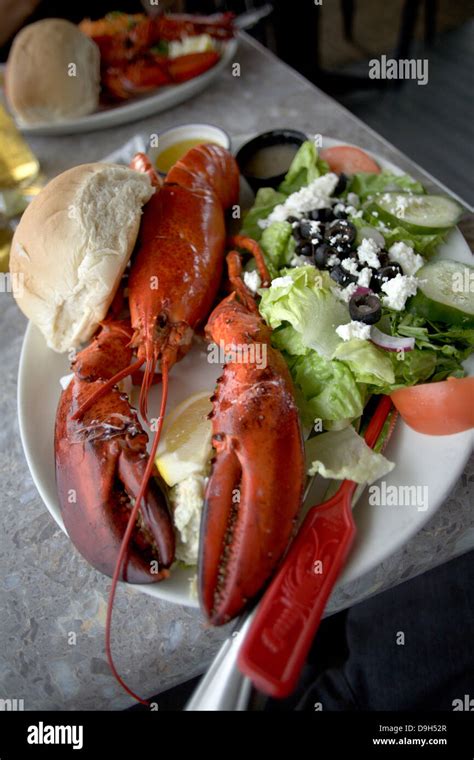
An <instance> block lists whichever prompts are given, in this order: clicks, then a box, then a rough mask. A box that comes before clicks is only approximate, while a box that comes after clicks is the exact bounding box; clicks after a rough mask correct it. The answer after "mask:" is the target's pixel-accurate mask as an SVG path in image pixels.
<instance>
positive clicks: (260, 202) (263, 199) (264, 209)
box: [240, 187, 286, 240]
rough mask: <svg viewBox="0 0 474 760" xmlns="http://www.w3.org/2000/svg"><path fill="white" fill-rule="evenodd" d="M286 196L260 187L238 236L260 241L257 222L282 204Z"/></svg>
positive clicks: (259, 229)
mask: <svg viewBox="0 0 474 760" xmlns="http://www.w3.org/2000/svg"><path fill="white" fill-rule="evenodd" d="M285 200H286V195H284V194H283V193H279V192H277V191H276V190H274V189H273V188H272V187H261V188H260V190H258V192H257V195H256V196H255V202H254V204H253V206H252V208H251V209H250V210H249V211H248V213H247V214H246V216H245V218H244V223H243V225H242V229H241V232H240V234H241V235H247V237H251V238H253V239H254V240H260V238H261V236H262V228H261V227H260V226H259V224H258V222H259V220H260V219H266V218H267V216H268V215H269V214H271V212H272V211H273V209H274V208H275V206H278V204H279V203H284V202H285Z"/></svg>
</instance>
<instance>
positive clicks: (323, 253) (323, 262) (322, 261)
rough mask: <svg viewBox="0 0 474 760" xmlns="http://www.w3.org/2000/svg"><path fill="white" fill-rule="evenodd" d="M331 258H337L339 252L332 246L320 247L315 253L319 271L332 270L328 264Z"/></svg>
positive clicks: (323, 244)
mask: <svg viewBox="0 0 474 760" xmlns="http://www.w3.org/2000/svg"><path fill="white" fill-rule="evenodd" d="M330 256H337V252H336V251H335V250H334V248H331V246H330V245H328V244H327V243H322V244H321V245H318V247H317V248H316V250H315V252H314V263H315V264H316V266H317V267H318V269H329V268H330V264H328V259H329V258H330Z"/></svg>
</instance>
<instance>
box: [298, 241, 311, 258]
mask: <svg viewBox="0 0 474 760" xmlns="http://www.w3.org/2000/svg"><path fill="white" fill-rule="evenodd" d="M296 253H297V254H298V256H312V254H313V246H312V244H311V243H308V242H306V241H305V240H302V241H301V242H300V243H298V244H297V246H296Z"/></svg>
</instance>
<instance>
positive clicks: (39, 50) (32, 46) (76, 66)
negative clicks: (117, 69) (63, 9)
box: [5, 18, 100, 125]
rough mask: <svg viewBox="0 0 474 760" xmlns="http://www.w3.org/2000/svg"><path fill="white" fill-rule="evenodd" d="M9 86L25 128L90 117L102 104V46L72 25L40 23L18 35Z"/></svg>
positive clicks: (52, 21)
mask: <svg viewBox="0 0 474 760" xmlns="http://www.w3.org/2000/svg"><path fill="white" fill-rule="evenodd" d="M5 82H6V94H7V99H8V102H9V104H10V107H11V109H12V110H13V112H14V113H15V116H16V117H17V119H18V121H19V122H20V124H21V123H23V124H25V125H26V124H43V123H50V122H59V121H65V120H68V119H74V118H77V117H79V116H85V115H86V114H89V113H92V112H93V111H95V110H96V109H97V106H98V103H99V92H100V53H99V48H98V47H97V45H96V44H95V42H93V41H92V40H91V39H89V37H87V36H86V35H85V34H84V33H83V32H81V30H80V29H79V28H78V27H77V26H76V25H75V24H71V22H70V21H65V20H63V19H59V18H48V19H44V20H43V21H37V22H35V23H34V24H29V26H25V27H24V28H23V29H22V30H21V31H20V32H18V34H17V35H16V37H15V39H14V41H13V45H12V47H11V50H10V54H9V56H8V61H7V69H6V75H5Z"/></svg>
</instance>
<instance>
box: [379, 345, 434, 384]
mask: <svg viewBox="0 0 474 760" xmlns="http://www.w3.org/2000/svg"><path fill="white" fill-rule="evenodd" d="M387 355H388V356H389V357H390V361H391V362H392V367H393V371H394V374H395V382H394V383H390V384H387V385H385V386H383V387H382V388H380V387H379V388H377V393H385V394H388V393H391V392H392V391H394V390H397V389H398V388H405V387H406V386H407V385H417V383H424V382H426V380H428V379H429V378H431V376H432V375H433V374H434V372H435V369H436V364H437V356H436V353H435V352H434V351H427V350H426V349H423V350H420V349H418V348H415V349H413V351H405V352H404V353H402V352H398V351H387Z"/></svg>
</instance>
